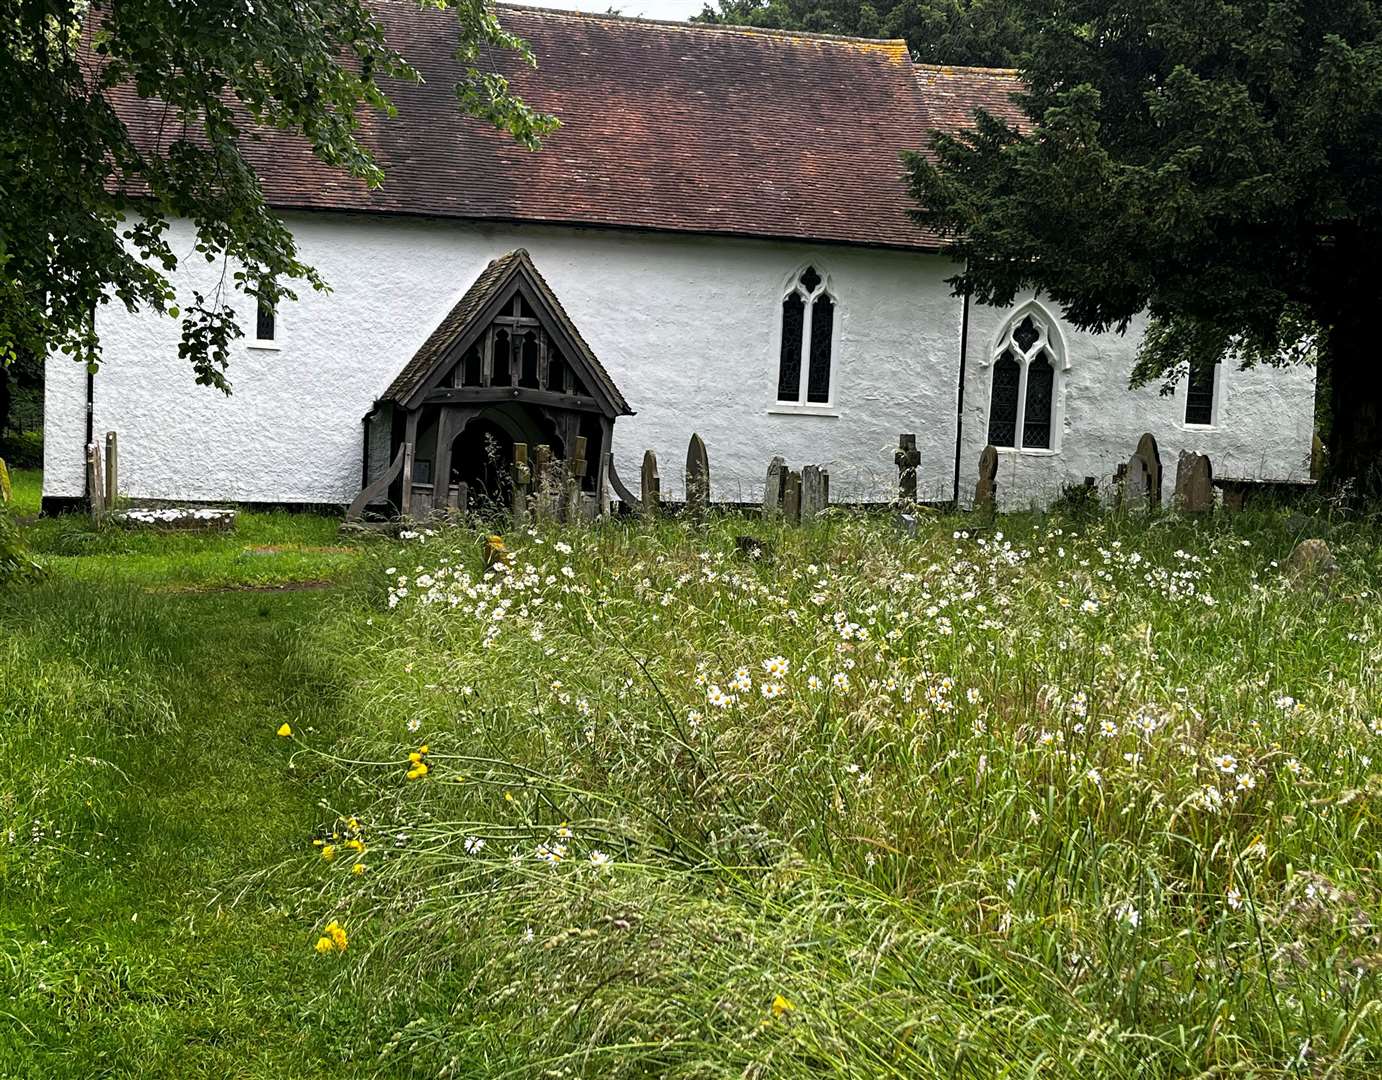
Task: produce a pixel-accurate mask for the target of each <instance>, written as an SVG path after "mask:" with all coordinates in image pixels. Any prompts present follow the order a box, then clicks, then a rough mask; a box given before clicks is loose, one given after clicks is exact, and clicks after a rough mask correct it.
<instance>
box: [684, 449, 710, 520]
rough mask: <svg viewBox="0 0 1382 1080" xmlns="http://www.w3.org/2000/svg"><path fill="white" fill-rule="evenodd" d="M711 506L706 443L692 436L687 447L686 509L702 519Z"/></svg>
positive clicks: (708, 460) (708, 459)
mask: <svg viewBox="0 0 1382 1080" xmlns="http://www.w3.org/2000/svg"><path fill="white" fill-rule="evenodd" d="M709 505H710V458H709V456H708V455H707V454H706V452H705V441H704V440H703V439H702V438H701V437H700V436H699V435H692V436H691V442H690V444H689V445H688V446H687V447H686V509H687V511H688V512H690V513H691V514H692V515H693V516H695V517H700V516H701V515H703V514H704V513H705V511H706V508H707V507H709Z"/></svg>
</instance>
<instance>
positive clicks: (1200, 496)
mask: <svg viewBox="0 0 1382 1080" xmlns="http://www.w3.org/2000/svg"><path fill="white" fill-rule="evenodd" d="M1176 509H1178V510H1180V511H1181V513H1184V514H1203V513H1205V512H1206V511H1209V510H1213V509H1214V469H1213V467H1212V466H1211V465H1210V464H1209V458H1207V457H1206V456H1205V455H1204V454H1196V453H1194V452H1193V451H1190V450H1182V451H1181V454H1180V458H1179V460H1177V462H1176Z"/></svg>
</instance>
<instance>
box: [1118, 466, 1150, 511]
mask: <svg viewBox="0 0 1382 1080" xmlns="http://www.w3.org/2000/svg"><path fill="white" fill-rule="evenodd" d="M1150 482H1151V473H1150V471H1149V470H1148V468H1147V459H1146V458H1144V457H1143V456H1142V455H1141V454H1133V456H1132V457H1130V458H1128V463H1127V465H1125V466H1124V467H1123V486H1122V489H1121V492H1120V495H1119V502H1120V503H1121V504H1122V506H1123V509H1124V510H1134V511H1142V510H1146V509H1147V506H1148V501H1147V500H1148V496H1149V494H1150V488H1149V487H1148V484H1149V483H1150Z"/></svg>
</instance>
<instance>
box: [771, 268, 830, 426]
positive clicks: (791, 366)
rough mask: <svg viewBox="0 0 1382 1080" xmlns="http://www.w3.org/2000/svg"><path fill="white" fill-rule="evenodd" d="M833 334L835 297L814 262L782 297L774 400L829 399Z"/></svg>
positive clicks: (818, 401)
mask: <svg viewBox="0 0 1382 1080" xmlns="http://www.w3.org/2000/svg"><path fill="white" fill-rule="evenodd" d="M834 338H835V299H834V297H832V296H831V295H830V294H829V293H828V292H827V291H826V284H825V279H824V278H823V277H821V275H820V274H819V273H818V272H817V271H816V268H815V267H814V266H808V267H807V268H806V269H805V270H803V271H802V272H801V275H800V276H799V277H798V278H797V280H796V281H795V282H794V283H793V284H792V287H791V289H790V290H789V291H788V293H787V295H786V296H785V297H783V300H782V352H781V356H780V357H779V360H778V369H777V400H778V401H781V402H783V403H785V404H791V405H827V404H829V403H830V383H831V360H832V357H831V350H832V348H833V346H834ZM803 371H804V372H805V375H806V378H805V379H803V378H802V374H803Z"/></svg>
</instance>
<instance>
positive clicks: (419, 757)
mask: <svg viewBox="0 0 1382 1080" xmlns="http://www.w3.org/2000/svg"><path fill="white" fill-rule="evenodd" d="M408 760H409V761H411V762H412V763H413V764H414V765H416V764H417V763H418V762H420V761H421V760H422V755H421V754H419V753H418V752H417V751H416V750H414V751H413V752H412V753H411V754H409V755H408Z"/></svg>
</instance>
